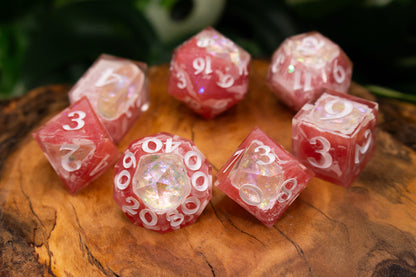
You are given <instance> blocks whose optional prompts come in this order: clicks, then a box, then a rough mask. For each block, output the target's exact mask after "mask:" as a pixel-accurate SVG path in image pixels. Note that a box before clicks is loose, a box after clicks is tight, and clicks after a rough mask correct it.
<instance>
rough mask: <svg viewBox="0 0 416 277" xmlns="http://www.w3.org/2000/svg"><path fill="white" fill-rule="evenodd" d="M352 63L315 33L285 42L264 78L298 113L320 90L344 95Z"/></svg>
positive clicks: (338, 48)
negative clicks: (333, 91)
mask: <svg viewBox="0 0 416 277" xmlns="http://www.w3.org/2000/svg"><path fill="white" fill-rule="evenodd" d="M351 75H352V63H351V61H350V60H349V58H348V57H347V55H346V54H345V53H344V52H343V51H342V49H341V48H340V47H339V46H338V45H337V44H335V43H334V42H332V41H331V40H329V39H328V38H326V37H325V36H323V35H321V34H320V33H318V32H310V33H304V34H300V35H296V36H293V37H290V38H287V39H286V40H285V41H284V42H283V43H282V44H281V45H280V47H279V48H278V49H277V50H276V51H275V52H274V54H273V57H272V61H271V64H270V67H269V71H268V75H267V83H268V85H269V87H270V88H271V90H272V91H273V92H274V93H275V94H276V95H277V96H278V97H279V98H280V99H281V100H282V101H283V102H284V103H285V104H286V105H287V106H289V107H290V108H292V109H293V110H295V111H298V110H299V109H300V108H301V107H302V106H303V105H304V104H306V103H308V102H311V101H313V100H315V99H316V98H318V97H319V96H320V94H321V93H322V89H323V88H328V89H332V90H336V91H339V92H343V93H346V92H347V91H348V89H349V86H350V83H351Z"/></svg>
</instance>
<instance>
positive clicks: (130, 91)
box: [95, 63, 144, 120]
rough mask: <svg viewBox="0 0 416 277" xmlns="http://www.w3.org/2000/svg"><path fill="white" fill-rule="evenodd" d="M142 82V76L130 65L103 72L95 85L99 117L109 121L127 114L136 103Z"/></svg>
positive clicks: (135, 67)
mask: <svg viewBox="0 0 416 277" xmlns="http://www.w3.org/2000/svg"><path fill="white" fill-rule="evenodd" d="M143 81H144V74H142V73H141V72H140V70H139V69H138V68H137V66H135V65H134V64H131V63H125V64H124V65H122V66H120V67H118V68H117V69H115V70H113V69H107V70H106V71H104V72H103V73H102V75H101V77H100V79H99V80H98V81H97V82H96V84H95V86H96V88H97V90H98V94H97V96H98V98H97V108H98V111H99V113H100V115H101V116H103V117H104V118H106V119H109V120H111V119H115V118H117V117H119V116H120V115H121V114H123V113H125V112H127V111H128V109H129V107H130V106H132V105H133V103H134V102H135V101H136V99H137V97H138V93H137V91H138V90H140V88H141V86H142V85H143Z"/></svg>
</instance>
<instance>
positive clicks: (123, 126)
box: [69, 55, 149, 143]
mask: <svg viewBox="0 0 416 277" xmlns="http://www.w3.org/2000/svg"><path fill="white" fill-rule="evenodd" d="M147 83H148V82H147V66H146V64H144V63H139V62H135V61H131V60H127V59H123V58H119V57H114V56H110V55H101V56H100V57H99V58H98V59H97V61H96V62H95V63H94V64H93V65H92V66H91V67H90V68H89V69H88V71H87V72H86V73H85V74H84V76H83V77H82V78H81V79H80V80H79V81H78V82H77V83H76V84H75V86H74V87H73V88H72V89H71V91H70V92H69V98H70V101H71V103H74V102H76V101H77V100H78V99H80V98H81V97H83V96H87V97H88V99H89V100H90V102H91V105H92V107H93V108H94V110H95V112H96V114H97V116H98V118H99V119H100V120H101V122H102V123H103V125H104V127H105V128H106V130H107V131H108V133H109V134H110V136H111V138H112V139H113V141H114V142H115V143H118V142H120V141H121V139H122V138H123V137H124V135H125V134H126V133H127V131H128V130H129V129H130V128H131V127H132V125H133V124H134V123H135V121H136V120H137V118H138V117H139V116H140V114H141V113H142V112H143V111H145V110H147V108H148V107H149V91H148V84H147Z"/></svg>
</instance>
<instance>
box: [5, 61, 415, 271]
mask: <svg viewBox="0 0 416 277" xmlns="http://www.w3.org/2000/svg"><path fill="white" fill-rule="evenodd" d="M267 67H268V63H267V62H266V61H254V62H253V64H252V66H251V72H250V78H251V79H250V86H249V93H248V95H247V97H246V98H245V99H244V100H243V101H242V102H240V103H239V104H237V105H236V106H235V107H234V108H232V109H230V110H229V111H227V112H225V113H224V114H222V115H220V116H219V117H217V118H215V119H213V120H208V121H207V120H204V119H202V118H201V117H199V116H198V115H196V114H194V113H193V112H192V111H190V110H189V109H188V108H187V107H186V106H185V105H183V104H182V103H180V102H178V101H177V100H175V99H173V98H172V97H171V96H169V95H168V94H167V91H166V90H167V83H168V74H169V68H168V65H163V66H157V67H151V68H150V73H149V79H150V92H151V106H150V109H149V110H148V111H147V112H146V113H144V114H143V115H142V116H141V117H140V119H139V120H138V121H137V122H136V124H135V125H134V127H133V129H132V130H131V131H130V132H129V133H128V134H127V136H126V137H125V138H124V139H123V141H122V142H121V143H120V144H119V149H120V150H121V151H124V150H125V148H126V147H127V145H128V144H129V142H130V141H131V140H133V139H136V138H139V137H143V136H146V135H150V134H153V133H156V132H160V131H164V132H170V133H174V134H177V135H180V136H183V137H186V138H189V139H192V140H193V141H194V142H195V144H196V145H197V146H198V147H199V149H200V150H201V151H202V152H203V153H204V154H205V156H206V157H207V159H208V160H209V161H210V163H211V164H212V166H213V169H214V170H213V174H214V176H215V174H216V172H217V170H218V169H219V168H220V167H221V166H222V165H223V164H224V163H225V162H226V161H227V159H228V158H229V157H230V156H231V155H232V154H233V152H234V150H235V149H236V148H237V146H238V145H239V144H240V143H241V142H242V140H243V139H244V138H245V137H246V136H247V135H248V133H249V132H250V131H251V129H252V128H253V127H255V126H258V127H260V128H261V129H262V130H263V131H265V132H266V133H267V134H268V135H269V136H270V137H271V138H273V139H274V140H275V141H277V142H278V143H280V144H281V145H283V146H284V147H286V148H287V149H288V150H290V148H291V120H292V117H293V115H294V114H293V113H292V112H291V111H290V110H289V109H288V108H286V107H285V106H284V105H283V104H282V103H281V102H280V101H279V99H278V98H277V97H276V96H275V95H274V94H273V93H272V92H271V91H270V90H269V89H268V87H267V85H266V83H265V76H266V72H267ZM68 89H69V87H68V86H54V87H47V88H41V89H39V90H36V91H32V92H30V93H29V94H28V95H26V96H25V97H23V98H21V99H17V100H12V101H9V102H2V103H1V106H0V107H1V114H0V123H1V125H0V128H1V129H0V131H1V132H0V143H1V147H0V153H1V155H2V156H1V157H2V162H3V163H2V164H0V167H2V169H1V171H0V174H1V175H0V176H1V179H0V209H1V210H0V212H1V217H2V220H1V223H0V231H1V234H0V246H1V257H0V263H1V265H0V275H2V276H42V275H43V276H160V275H163V276H166V275H180V276H415V275H416V166H415V165H416V152H415V150H416V107H415V106H414V105H411V104H405V103H400V102H397V101H391V100H380V101H379V103H380V118H379V124H378V128H377V146H376V152H375V155H374V157H373V158H372V160H371V161H370V163H369V164H368V166H367V167H366V168H365V170H364V171H363V172H362V173H361V175H360V176H359V177H358V179H357V180H356V181H355V183H354V184H353V186H352V187H351V188H349V189H344V188H342V187H339V186H336V185H333V184H331V183H328V182H325V181H322V180H320V179H317V178H314V179H313V180H312V182H311V183H310V184H309V186H308V187H307V188H306V189H305V190H304V191H303V192H302V193H301V195H300V196H299V198H298V199H297V200H296V201H295V202H294V203H293V204H292V206H291V207H289V209H288V210H287V211H286V213H285V214H284V215H283V217H282V218H280V220H278V222H277V223H276V224H275V225H274V226H273V227H272V228H267V227H265V226H264V225H263V224H261V223H260V222H259V221H258V220H256V219H255V218H254V217H253V216H251V215H250V214H249V213H248V212H246V211H245V210H244V209H242V208H241V207H240V206H238V205H237V204H236V203H234V202H233V201H232V200H231V199H229V198H228V197H227V196H226V195H225V194H224V193H222V192H221V191H219V190H218V189H216V188H215V187H214V188H213V198H212V200H211V201H210V203H209V205H208V206H207V208H206V209H205V211H204V212H203V213H202V215H201V217H200V218H199V219H198V221H197V222H196V223H195V224H193V225H191V226H188V227H185V228H183V229H181V230H177V231H174V232H170V233H167V234H163V235H161V234H158V233H155V232H152V231H149V230H145V229H142V228H139V227H137V226H135V225H133V224H131V223H130V221H129V220H128V219H127V217H126V216H124V214H123V213H122V211H121V209H120V208H119V207H118V206H117V205H116V203H115V202H114V201H113V199H112V176H113V170H109V171H108V172H106V173H105V174H104V175H103V176H101V177H100V178H99V179H98V180H96V181H95V182H93V183H92V184H91V185H90V186H89V187H87V188H86V189H84V190H82V191H81V192H80V193H78V194H77V195H75V196H71V195H70V194H69V193H68V191H66V189H65V188H64V186H63V184H62V183H61V181H60V179H59V178H58V176H57V175H56V174H55V173H54V171H53V169H52V167H51V166H50V165H49V163H48V161H47V160H46V158H45V157H44V155H43V154H42V152H41V150H40V148H39V147H38V145H37V144H36V142H35V141H34V140H33V139H32V138H31V136H30V131H31V130H32V129H33V128H34V126H35V123H38V124H40V123H42V122H45V121H46V120H47V119H48V118H50V117H51V116H53V115H54V114H56V113H58V112H59V111H60V110H61V109H62V108H63V107H65V106H66V105H67V104H68V102H67V98H66V92H67V91H68ZM351 93H352V94H354V95H358V96H361V97H364V98H369V99H373V100H374V97H373V96H372V95H371V94H369V93H368V92H367V91H366V90H365V89H363V88H362V87H360V86H358V85H356V84H353V85H352V87H351ZM36 101H37V102H36ZM28 106H29V107H31V108H30V109H29V108H28ZM33 110H34V111H33ZM14 118H17V120H16V122H17V123H14V125H13V124H11V123H10V121H11V120H13V119H14ZM11 125H13V126H11ZM214 180H215V178H214Z"/></svg>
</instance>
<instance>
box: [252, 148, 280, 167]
mask: <svg viewBox="0 0 416 277" xmlns="http://www.w3.org/2000/svg"><path fill="white" fill-rule="evenodd" d="M261 150H263V151H264V152H263V153H260V156H264V157H267V161H263V160H258V161H256V163H258V164H260V165H266V164H271V163H272V162H274V161H275V160H276V156H275V155H274V153H273V151H271V149H270V147H269V146H267V145H260V146H257V147H256V148H255V149H254V153H258V152H260V151H261Z"/></svg>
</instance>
